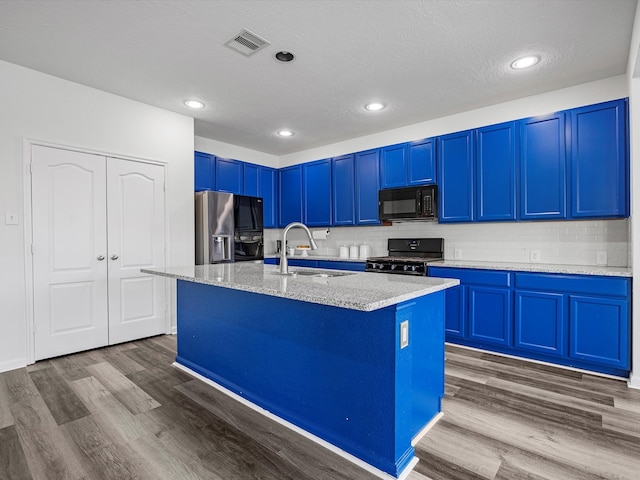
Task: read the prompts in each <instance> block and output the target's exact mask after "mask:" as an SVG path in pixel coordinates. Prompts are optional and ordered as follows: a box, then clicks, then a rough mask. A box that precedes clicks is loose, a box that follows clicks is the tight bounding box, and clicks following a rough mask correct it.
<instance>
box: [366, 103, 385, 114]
mask: <svg viewBox="0 0 640 480" xmlns="http://www.w3.org/2000/svg"><path fill="white" fill-rule="evenodd" d="M384 107H385V105H384V103H380V102H371V103H368V104H366V105H365V106H364V108H366V109H367V110H369V111H370V112H377V111H378V110H382V109H383V108H384Z"/></svg>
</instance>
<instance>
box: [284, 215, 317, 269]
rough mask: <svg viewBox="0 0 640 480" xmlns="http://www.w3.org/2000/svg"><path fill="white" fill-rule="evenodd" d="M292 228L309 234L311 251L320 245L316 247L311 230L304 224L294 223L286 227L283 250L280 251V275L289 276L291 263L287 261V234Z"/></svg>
mask: <svg viewBox="0 0 640 480" xmlns="http://www.w3.org/2000/svg"><path fill="white" fill-rule="evenodd" d="M292 228H301V229H303V230H304V231H305V232H307V237H309V245H310V246H311V250H316V249H317V248H318V245H316V242H315V240H314V239H313V236H312V235H311V232H310V231H309V228H307V226H306V225H305V224H304V223H300V222H293V223H290V224H289V225H287V226H286V227H284V230H283V231H282V248H281V249H280V274H281V275H289V262H288V261H287V247H286V246H287V233H289V230H291V229H292Z"/></svg>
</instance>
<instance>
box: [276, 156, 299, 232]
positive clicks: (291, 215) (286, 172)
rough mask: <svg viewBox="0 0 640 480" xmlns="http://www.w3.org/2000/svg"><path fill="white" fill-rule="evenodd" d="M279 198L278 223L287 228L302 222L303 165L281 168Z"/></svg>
mask: <svg viewBox="0 0 640 480" xmlns="http://www.w3.org/2000/svg"><path fill="white" fill-rule="evenodd" d="M279 173H280V189H279V198H278V223H279V225H280V226H281V227H286V226H287V225H288V224H289V223H291V222H301V221H302V165H293V166H292V167H286V168H281V169H280V171H279Z"/></svg>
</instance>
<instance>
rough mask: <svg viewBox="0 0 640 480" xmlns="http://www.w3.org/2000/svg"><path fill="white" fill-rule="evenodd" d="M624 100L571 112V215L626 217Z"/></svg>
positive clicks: (626, 163) (626, 182)
mask: <svg viewBox="0 0 640 480" xmlns="http://www.w3.org/2000/svg"><path fill="white" fill-rule="evenodd" d="M626 119H627V102H626V100H617V101H614V102H606V103H601V104H598V105H590V106H588V107H582V108H577V109H574V110H572V111H571V200H572V201H571V216H572V217H575V218H582V217H591V218H593V217H625V216H629V152H628V149H627V145H628V141H627V121H626Z"/></svg>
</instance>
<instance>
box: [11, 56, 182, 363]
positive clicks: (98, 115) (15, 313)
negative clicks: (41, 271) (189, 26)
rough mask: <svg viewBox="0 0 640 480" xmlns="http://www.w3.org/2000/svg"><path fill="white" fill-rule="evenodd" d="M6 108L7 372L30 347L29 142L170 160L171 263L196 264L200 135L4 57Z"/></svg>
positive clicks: (163, 115) (169, 117)
mask: <svg viewBox="0 0 640 480" xmlns="http://www.w3.org/2000/svg"><path fill="white" fill-rule="evenodd" d="M0 105H1V107H0V245H1V246H2V248H0V371H4V370H9V369H12V368H18V367H20V366H24V365H25V364H26V352H27V348H26V345H27V338H26V297H25V278H26V277H25V258H24V244H25V238H24V231H23V228H24V226H23V222H24V218H25V215H24V213H25V212H24V211H23V203H24V198H23V195H24V191H23V190H24V189H23V182H24V172H23V139H24V138H29V139H34V140H40V141H46V142H51V143H55V144H59V145H66V146H71V147H78V148H81V149H88V150H93V151H98V152H104V153H108V154H112V155H115V156H117V155H123V156H127V157H136V158H143V159H149V160H156V161H161V162H166V164H167V207H168V208H167V209H168V215H169V227H170V233H169V239H168V240H169V241H168V249H169V259H168V261H169V264H173V265H181V264H192V263H193V256H194V237H193V235H194V234H193V220H192V219H193V150H194V137H193V119H192V118H189V117H187V116H183V115H178V114H175V113H171V112H168V111H165V110H161V109H158V108H155V107H151V106H149V105H145V104H142V103H139V102H134V101H131V100H128V99H125V98H122V97H118V96H115V95H111V94H108V93H105V92H101V91H99V90H95V89H92V88H88V87H84V86H81V85H78V84H75V83H72V82H68V81H65V80H61V79H59V78H56V77H52V76H49V75H45V74H42V73H39V72H35V71H33V70H29V69H26V68H23V67H19V66H17V65H13V64H10V63H6V62H0ZM6 211H15V212H18V215H19V222H20V225H18V226H14V225H5V222H4V214H5V212H6ZM172 297H173V294H172ZM174 309H175V306H173V308H172V310H174ZM174 318H175V316H174Z"/></svg>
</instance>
